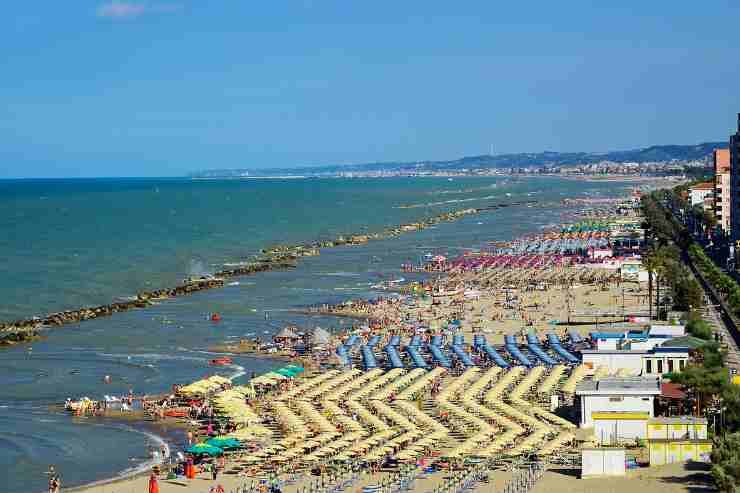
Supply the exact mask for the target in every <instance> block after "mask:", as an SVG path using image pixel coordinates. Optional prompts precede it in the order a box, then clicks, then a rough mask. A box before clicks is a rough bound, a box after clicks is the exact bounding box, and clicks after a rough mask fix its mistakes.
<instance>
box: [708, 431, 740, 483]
mask: <svg viewBox="0 0 740 493" xmlns="http://www.w3.org/2000/svg"><path fill="white" fill-rule="evenodd" d="M712 464H713V465H712V476H713V477H714V482H715V483H716V484H717V488H718V489H719V491H721V492H723V493H734V492H736V491H737V488H738V485H739V484H740V481H739V479H740V433H731V434H729V435H726V436H725V437H717V438H716V439H715V441H714V446H713V447H712Z"/></svg>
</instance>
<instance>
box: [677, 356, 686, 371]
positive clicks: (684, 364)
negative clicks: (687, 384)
mask: <svg viewBox="0 0 740 493" xmlns="http://www.w3.org/2000/svg"><path fill="white" fill-rule="evenodd" d="M684 366H686V362H685V361H684V360H682V359H680V360H678V369H679V371H683V368H684Z"/></svg>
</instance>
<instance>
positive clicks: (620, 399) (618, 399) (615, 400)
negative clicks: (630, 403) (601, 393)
mask: <svg viewBox="0 0 740 493" xmlns="http://www.w3.org/2000/svg"><path fill="white" fill-rule="evenodd" d="M623 400H624V397H609V402H622V401H623Z"/></svg>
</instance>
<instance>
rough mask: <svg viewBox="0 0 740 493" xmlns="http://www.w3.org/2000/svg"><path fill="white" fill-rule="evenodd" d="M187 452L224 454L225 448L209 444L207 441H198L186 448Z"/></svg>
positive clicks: (194, 453) (211, 454)
mask: <svg viewBox="0 0 740 493" xmlns="http://www.w3.org/2000/svg"><path fill="white" fill-rule="evenodd" d="M185 452H187V453H188V454H193V455H210V456H215V455H221V454H223V453H224V450H223V449H222V448H219V447H214V446H213V445H208V444H207V443H196V444H195V445H193V446H192V447H190V448H187V449H185Z"/></svg>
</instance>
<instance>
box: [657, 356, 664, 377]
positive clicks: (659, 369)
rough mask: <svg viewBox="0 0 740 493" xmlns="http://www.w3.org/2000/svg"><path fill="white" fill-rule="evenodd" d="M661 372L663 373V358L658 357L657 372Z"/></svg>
mask: <svg viewBox="0 0 740 493" xmlns="http://www.w3.org/2000/svg"><path fill="white" fill-rule="evenodd" d="M661 373H663V360H662V359H659V360H658V374H661Z"/></svg>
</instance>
